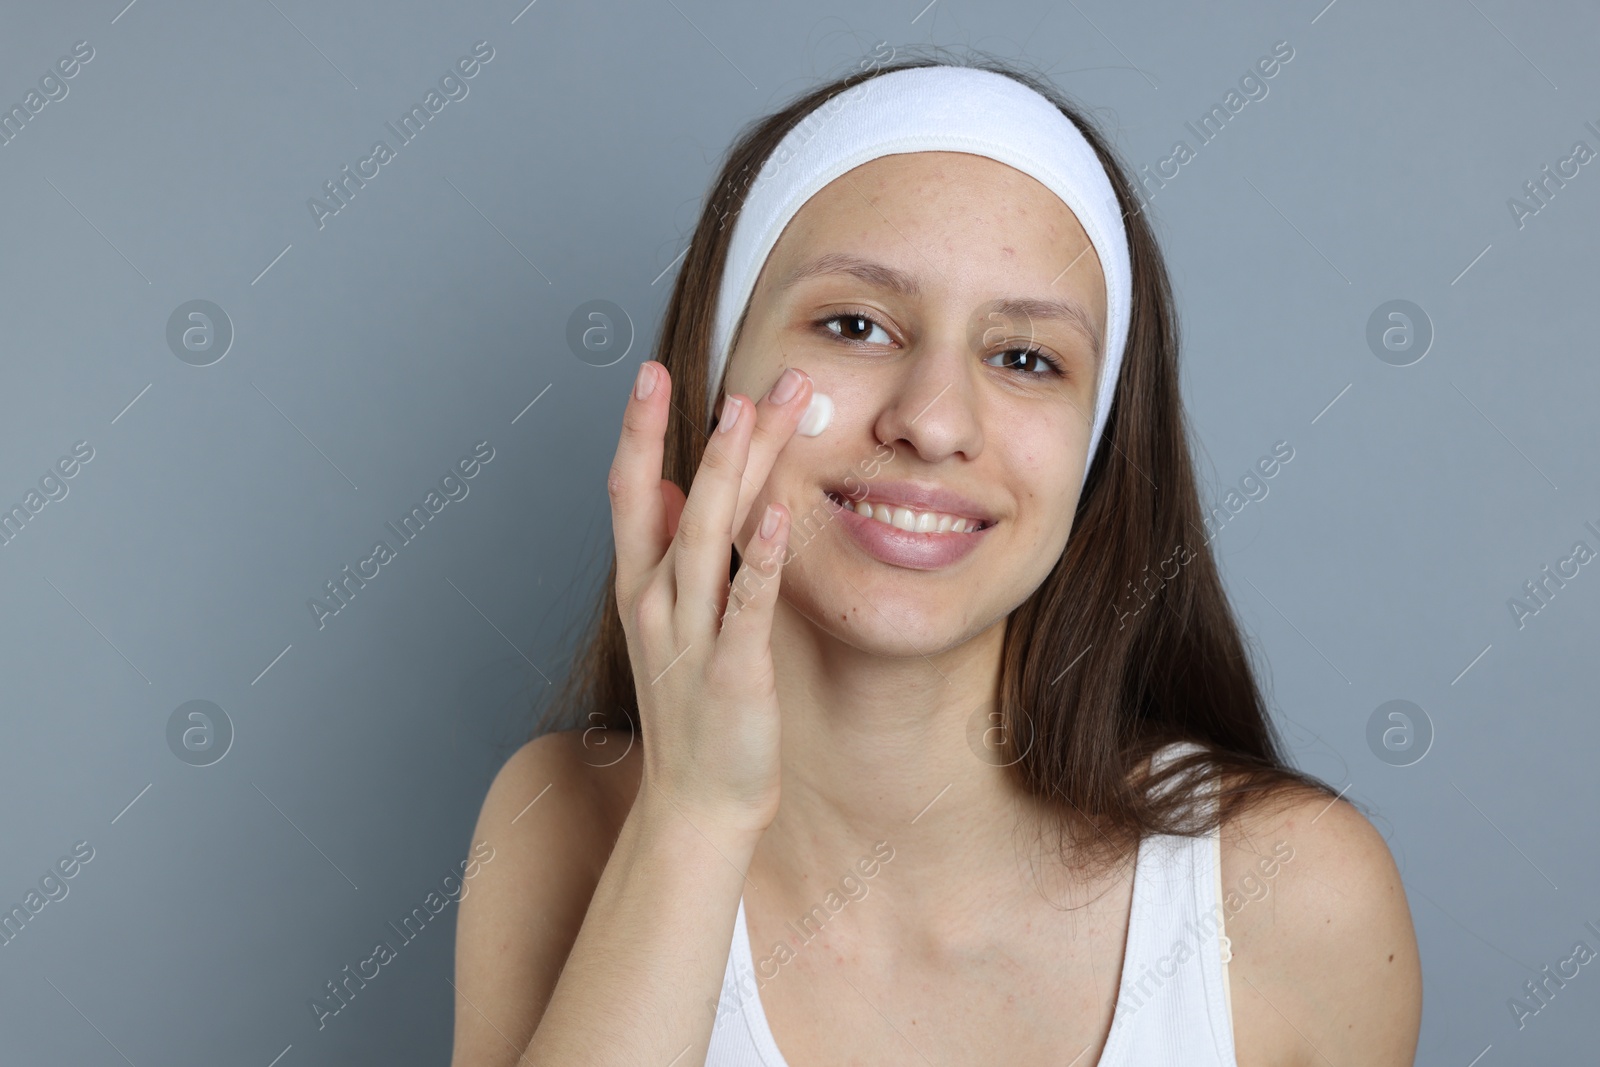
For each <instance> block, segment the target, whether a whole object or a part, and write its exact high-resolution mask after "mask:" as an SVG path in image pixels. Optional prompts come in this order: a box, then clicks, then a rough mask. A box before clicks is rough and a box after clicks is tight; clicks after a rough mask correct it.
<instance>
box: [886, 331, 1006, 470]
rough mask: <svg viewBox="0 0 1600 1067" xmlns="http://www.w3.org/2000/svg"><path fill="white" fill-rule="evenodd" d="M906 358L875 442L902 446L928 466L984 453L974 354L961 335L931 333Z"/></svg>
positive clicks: (950, 332) (948, 332)
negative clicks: (958, 456)
mask: <svg viewBox="0 0 1600 1067" xmlns="http://www.w3.org/2000/svg"><path fill="white" fill-rule="evenodd" d="M910 354H911V358H910V359H907V360H904V361H903V362H902V363H901V364H900V366H899V368H897V370H898V372H899V374H898V378H897V380H895V381H894V382H893V383H892V387H891V391H890V393H889V395H888V396H886V397H885V398H884V399H883V401H882V404H883V406H882V409H881V410H880V412H879V414H878V418H877V421H876V423H875V425H874V429H875V431H876V432H877V436H878V440H880V441H883V442H885V443H887V444H890V445H893V444H895V443H896V442H897V441H905V442H906V443H907V444H908V445H910V446H911V447H912V448H914V449H915V450H916V452H917V454H918V455H919V456H921V457H922V458H923V459H925V460H927V461H929V462H936V461H938V460H941V459H943V458H944V457H946V456H949V455H954V454H960V455H962V456H964V457H965V458H967V459H972V458H974V457H976V456H977V454H978V452H979V451H980V450H981V449H982V447H983V425H982V420H981V418H980V415H981V411H980V403H981V400H980V397H979V394H978V389H977V382H976V381H975V379H974V376H975V374H976V371H977V367H976V360H977V353H976V352H975V351H973V350H972V349H971V347H970V346H969V345H968V344H967V340H966V338H965V337H964V336H963V335H962V333H961V332H960V331H959V330H947V331H930V333H929V334H928V335H926V336H925V337H923V338H922V339H921V340H919V341H918V342H917V344H915V345H914V346H912V349H911V353H910Z"/></svg>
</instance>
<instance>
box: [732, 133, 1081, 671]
mask: <svg viewBox="0 0 1600 1067" xmlns="http://www.w3.org/2000/svg"><path fill="white" fill-rule="evenodd" d="M1105 307H1106V297H1105V282H1104V276H1103V275H1102V273H1101V267H1100V261H1099V257H1098V256H1097V255H1096V254H1095V251H1094V249H1093V246H1092V245H1091V244H1090V243H1089V239H1088V236H1087V235H1086V234H1085V233H1084V231H1083V228H1082V226H1080V225H1079V223H1078V220H1077V218H1076V217H1075V216H1074V215H1073V213H1072V211H1071V210H1070V209H1069V208H1068V207H1067V206H1066V205H1065V204H1064V203H1062V201H1061V200H1060V199H1059V198H1058V197H1057V196H1056V195H1055V194H1054V193H1052V192H1050V190H1048V189H1047V188H1045V186H1043V185H1042V184H1040V183H1039V182H1038V181H1036V180H1035V179H1034V178H1032V177H1030V176H1029V175H1026V174H1024V173H1022V172H1021V171H1018V170H1015V169H1014V168H1011V167H1008V166H1006V165H1005V164H1003V163H1000V162H998V161H996V160H993V159H989V158H988V157H986V156H977V155H972V154H968V153H961V152H913V153H901V154H897V155H889V156H882V157H879V158H877V159H874V160H871V161H869V162H867V163H864V164H862V165H861V166H859V167H857V168H855V169H854V170H852V171H850V172H848V173H847V174H845V175H843V176H842V177H840V178H837V179H835V180H834V181H833V182H831V183H829V184H828V185H827V186H825V187H824V188H823V189H822V190H821V191H819V192H818V193H817V194H816V195H815V196H813V197H812V198H811V199H810V200H808V201H807V202H806V204H805V205H804V206H803V207H802V208H801V209H800V210H799V211H798V212H797V213H796V214H795V216H794V218H792V219H791V220H790V222H789V224H788V226H787V227H786V228H785V229H784V231H783V234H782V236H781V237H780V238H779V239H778V242H777V244H776V245H775V246H774V248H773V250H772V253H771V255H770V256H768V258H767V261H766V263H765V264H764V265H763V267H762V270H761V273H760V276H759V277H758V278H757V281H756V286H755V289H754V292H753V293H752V296H751V302H750V308H749V313H748V316H747V319H746V321H745V323H744V326H743V329H742V330H741V332H740V335H739V338H738V341H737V344H736V346H735V348H734V350H733V353H732V355H731V357H730V359H729V363H728V372H727V380H726V382H725V388H724V391H725V392H728V393H733V392H739V393H744V394H746V395H747V396H751V397H756V398H759V397H761V396H763V395H764V394H765V393H766V391H767V389H768V388H769V387H770V386H771V384H772V383H773V382H774V381H775V380H776V379H777V377H778V376H779V375H780V374H781V373H782V372H783V370H784V368H786V367H791V366H792V367H797V368H799V369H801V370H804V371H805V372H806V373H808V374H809V375H811V377H812V378H813V380H814V381H815V383H816V384H815V388H816V391H817V392H819V393H826V394H828V395H829V396H830V397H832V399H833V403H834V414H833V419H832V422H831V423H830V424H829V426H828V428H827V430H826V431H825V432H824V433H822V434H821V435H820V436H818V437H814V438H809V437H801V436H796V437H794V438H793V439H792V440H791V441H790V442H789V443H788V445H787V446H786V447H785V448H784V450H783V452H782V453H781V454H780V455H779V456H778V459H777V462H776V464H775V465H774V467H773V469H772V472H771V474H770V475H769V477H768V479H767V483H766V486H765V488H764V490H763V492H762V494H761V496H760V497H759V498H758V500H757V501H756V503H755V504H754V506H752V507H751V509H750V513H749V514H750V518H749V520H748V521H747V523H746V527H745V529H744V530H743V531H742V535H741V537H740V541H739V543H740V544H744V543H745V542H746V540H747V539H748V538H749V537H750V535H751V534H752V533H753V532H754V528H755V524H756V523H757V522H758V521H759V518H760V515H761V514H762V511H763V509H764V506H765V504H766V503H768V502H770V501H776V502H779V503H782V504H784V505H785V506H787V507H788V509H789V511H790V513H791V515H792V516H793V529H792V531H791V534H790V538H789V541H790V555H789V560H788V562H787V564H786V566H785V567H784V573H783V584H782V601H783V602H785V603H787V604H789V605H790V606H791V607H793V608H795V609H797V610H799V611H800V612H801V613H802V614H804V615H805V616H807V617H808V618H810V619H811V620H812V621H813V622H815V623H816V624H817V625H819V626H821V627H823V628H824V629H826V630H828V631H829V632H832V633H835V634H837V635H840V636H843V635H844V634H846V633H849V634H852V635H853V638H852V643H854V644H860V645H862V646H863V647H866V646H873V647H879V648H881V649H883V650H885V651H888V650H889V649H897V650H899V651H901V652H903V653H908V654H914V653H915V652H917V651H922V652H926V651H931V650H933V649H938V648H947V647H951V646H953V645H955V644H959V643H960V642H962V641H964V640H966V639H967V638H970V637H971V636H973V635H974V634H976V633H978V632H981V631H982V630H984V629H986V628H987V627H989V626H991V625H993V624H994V623H996V622H998V621H1000V620H1002V619H1004V617H1005V616H1006V615H1008V614H1009V613H1010V612H1011V611H1012V610H1013V609H1014V608H1015V607H1016V606H1017V605H1018V604H1020V603H1022V601H1023V600H1025V599H1026V598H1027V597H1028V596H1029V595H1030V594H1031V593H1032V592H1033V590H1034V589H1035V588H1037V587H1038V585H1039V584H1040V583H1041V582H1042V581H1043V580H1044V578H1045V576H1046V575H1047V574H1048V573H1049V572H1050V570H1051V568H1053V567H1054V565H1055V563H1056V560H1057V559H1058V558H1059V556H1060V554H1061V551H1062V548H1063V547H1064V546H1065V544H1066V541H1067V536H1068V534H1069V533H1070V531H1071V526H1072V516H1073V512H1074V510H1075V508H1076V506H1077V501H1078V494H1079V490H1080V489H1081V487H1082V476H1083V470H1084V466H1085V459H1086V458H1087V455H1088V443H1089V432H1090V429H1091V427H1092V424H1093V418H1092V416H1093V413H1094V407H1093V404H1094V399H1095V382H1096V374H1097V372H1098V370H1099V364H1100V358H1099V349H1100V347H1101V343H1100V338H1103V337H1104V336H1105V333H1106V328H1107V323H1106V311H1105ZM1030 350H1032V351H1030ZM908 483H909V484H908ZM917 489H924V490H935V491H937V490H944V491H946V492H948V493H950V494H954V496H953V497H949V498H942V499H941V498H939V497H937V496H931V497H923V498H919V497H917V496H916V490H917ZM830 492H831V493H834V494H838V495H846V494H847V495H849V496H850V497H853V498H856V499H863V498H864V500H865V501H866V502H868V503H873V504H878V503H881V505H882V506H886V507H888V508H889V509H890V510H889V512H888V513H889V514H891V515H892V514H894V513H895V505H896V504H900V505H904V504H910V505H912V508H911V510H912V511H915V512H920V511H931V512H934V513H943V514H947V515H954V516H964V517H969V518H978V519H982V520H984V522H985V525H984V526H983V527H982V528H981V529H979V530H978V531H977V532H967V533H963V532H957V531H959V530H960V529H961V527H960V526H957V527H955V530H954V531H952V532H946V533H939V532H930V533H917V532H905V531H901V530H897V529H895V528H892V527H890V526H885V525H880V524H877V523H876V522H875V521H874V520H872V519H868V518H866V517H865V516H862V515H859V514H856V513H854V512H850V511H844V510H842V509H840V508H839V507H838V506H837V505H835V504H833V503H831V502H830V499H829V494H830ZM874 510H877V509H876V507H875V508H874ZM898 517H899V518H900V520H901V521H902V523H904V522H905V521H906V519H907V518H908V517H910V516H908V515H907V514H906V513H901V514H899V516H898ZM935 521H936V520H931V519H930V520H924V524H926V523H929V522H935ZM913 524H915V519H913ZM947 525H948V523H947ZM938 529H939V527H938V526H937V525H935V526H934V530H935V531H937V530H938ZM864 601H865V602H864Z"/></svg>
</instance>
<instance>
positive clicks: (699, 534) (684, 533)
mask: <svg viewBox="0 0 1600 1067" xmlns="http://www.w3.org/2000/svg"><path fill="white" fill-rule="evenodd" d="M677 536H678V540H679V542H680V543H682V544H685V545H698V544H700V543H702V542H703V541H704V539H705V536H706V523H705V520H704V519H702V518H701V517H700V514H699V512H698V511H696V510H695V509H693V508H688V507H686V508H684V509H683V513H682V514H681V515H679V516H678V534H677Z"/></svg>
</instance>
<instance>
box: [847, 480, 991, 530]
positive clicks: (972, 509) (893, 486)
mask: <svg viewBox="0 0 1600 1067" xmlns="http://www.w3.org/2000/svg"><path fill="white" fill-rule="evenodd" d="M863 488H864V490H865V492H863ZM824 489H825V491H826V492H827V493H828V495H829V496H831V497H833V498H834V500H835V502H836V503H839V504H844V505H854V504H859V503H861V502H862V501H866V502H868V503H871V504H882V505H884V506H885V507H889V508H895V507H901V508H910V509H911V510H912V511H942V512H944V513H946V514H948V515H956V516H959V517H960V518H964V519H977V520H978V521H979V522H981V523H982V524H983V525H982V526H980V527H979V529H987V528H988V527H990V526H993V525H994V524H995V523H996V522H998V521H999V519H998V518H997V517H996V515H995V513H994V511H993V510H992V509H990V508H988V507H986V506H985V505H983V504H981V503H979V502H978V501H976V500H974V499H973V498H972V497H969V496H967V495H965V494H964V493H960V492H958V491H956V490H954V489H950V488H947V487H945V486H942V485H936V484H934V483H931V482H912V481H895V482H878V481H874V482H870V483H866V484H865V486H864V487H863V486H862V485H857V486H855V487H854V488H853V489H847V488H845V487H844V486H842V485H830V486H825V487H824Z"/></svg>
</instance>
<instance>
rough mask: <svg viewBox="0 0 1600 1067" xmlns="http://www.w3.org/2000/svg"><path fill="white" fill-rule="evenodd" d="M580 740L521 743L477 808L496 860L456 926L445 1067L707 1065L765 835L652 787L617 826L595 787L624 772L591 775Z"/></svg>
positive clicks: (478, 836) (561, 737) (479, 835)
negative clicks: (749, 877)
mask: <svg viewBox="0 0 1600 1067" xmlns="http://www.w3.org/2000/svg"><path fill="white" fill-rule="evenodd" d="M578 733H579V732H578V731H573V732H570V733H561V734H551V735H548V736H546V737H542V738H540V739H539V740H537V741H534V742H530V743H529V744H528V745H525V746H523V748H522V749H521V750H520V751H519V752H518V753H517V754H516V755H514V756H513V757H512V758H511V759H510V760H508V761H507V763H506V765H505V767H504V768H502V770H501V771H500V773H499V774H498V775H497V776H496V777H495V781H494V784H493V785H492V786H491V787H490V790H489V795H488V797H487V798H486V799H485V801H484V805H483V810H482V813H481V814H480V816H479V819H478V826H477V830H476V832H475V835H474V838H473V840H475V841H479V840H487V841H489V842H490V843H491V844H493V845H494V846H495V861H494V862H493V863H488V864H485V865H483V867H482V869H481V870H480V872H479V874H478V876H477V877H476V878H474V879H472V881H471V882H470V883H469V884H470V886H471V888H470V890H469V891H468V892H467V894H466V895H465V896H463V897H462V900H461V905H460V911H459V914H458V916H457V933H456V978H455V982H454V985H455V988H456V1009H455V1019H456V1026H455V1046H454V1055H453V1058H452V1060H451V1063H452V1067H502V1065H504V1067H510V1065H512V1064H517V1063H524V1064H540V1065H543V1064H555V1063H584V1064H596V1065H604V1064H610V1063H624V1062H626V1063H633V1064H638V1063H654V1064H660V1065H662V1067H665V1065H666V1064H667V1063H669V1062H672V1060H673V1059H674V1057H677V1056H679V1054H680V1053H684V1052H685V1048H686V1046H687V1047H689V1049H688V1053H687V1054H686V1055H683V1056H682V1058H681V1059H679V1060H678V1063H679V1064H680V1065H684V1064H689V1063H700V1062H703V1060H704V1056H705V1051H706V1047H707V1045H708V1043H709V1041H710V1035H711V1029H712V1025H713V1021H714V1013H715V1005H716V1003H717V998H718V996H719V994H720V992H721V988H722V978H723V971H724V967H725V961H726V960H727V956H728V949H729V947H730V946H731V938H732V929H733V920H734V915H735V912H736V911H737V909H738V905H739V895H740V892H741V890H742V887H743V884H744V872H745V870H746V868H747V867H748V864H749V860H750V854H751V852H752V851H753V849H754V847H755V841H756V839H757V836H758V835H750V834H747V833H744V832H742V831H741V832H737V833H727V832H722V833H719V832H717V831H716V830H715V829H714V828H712V827H710V826H705V825H701V826H699V827H696V826H694V825H691V824H690V822H689V821H688V820H687V819H685V817H684V816H683V815H681V814H679V813H678V812H677V811H676V810H674V809H673V808H672V807H671V805H670V804H669V803H666V802H663V801H662V799H661V798H660V796H659V794H656V795H655V802H654V803H652V802H651V795H652V793H653V791H652V790H649V789H648V788H646V789H643V790H641V791H640V792H639V795H638V798H637V801H636V802H635V803H634V805H633V807H632V809H631V811H630V812H629V814H628V816H627V818H626V819H625V820H623V822H622V825H621V828H620V832H618V831H617V827H616V825H615V820H614V819H608V818H607V817H606V813H605V811H604V810H603V805H602V804H600V802H599V793H598V792H597V790H596V789H595V788H594V779H595V776H597V775H605V774H622V773H624V771H623V768H620V767H619V768H612V769H596V768H593V767H589V766H585V764H584V761H583V757H582V749H581V743H580V742H579V741H578V740H577V734H578ZM547 787H548V788H547ZM535 797H538V798H539V799H538V802H537V803H535V804H533V805H532V806H531V807H530V806H529V802H530V801H532V800H533V799H534V798H535ZM513 820H515V822H513ZM613 840H614V845H613ZM622 1005H626V1010H619V1006H622ZM519 1057H520V1058H519Z"/></svg>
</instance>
